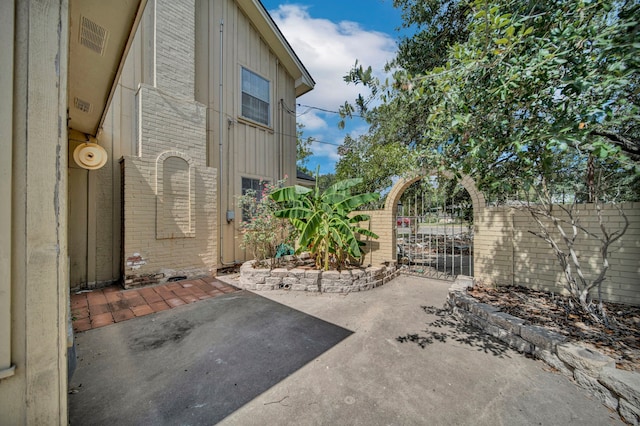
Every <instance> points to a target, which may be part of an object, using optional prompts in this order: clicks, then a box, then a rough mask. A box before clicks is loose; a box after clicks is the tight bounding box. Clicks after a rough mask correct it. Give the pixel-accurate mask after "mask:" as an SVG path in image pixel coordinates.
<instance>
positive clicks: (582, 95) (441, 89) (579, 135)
mask: <svg viewBox="0 0 640 426" xmlns="http://www.w3.org/2000/svg"><path fill="white" fill-rule="evenodd" d="M394 4H395V5H396V6H397V7H400V8H401V9H402V11H403V17H404V19H405V26H416V27H417V28H418V30H417V32H416V34H415V36H413V37H409V38H406V39H403V40H401V42H400V46H399V52H398V56H397V58H396V59H395V61H393V62H392V63H391V64H389V69H390V70H394V77H393V79H391V81H387V82H380V81H378V80H376V79H375V78H374V77H373V76H372V72H371V69H370V68H364V67H362V66H359V65H358V64H357V63H356V66H354V68H353V69H352V70H351V71H350V73H349V74H348V75H347V76H346V77H345V80H346V81H348V82H351V83H354V84H364V85H366V86H369V87H370V88H372V91H371V93H372V95H371V97H369V98H363V97H359V98H358V99H357V100H356V101H355V102H354V103H346V104H345V105H344V106H343V107H342V109H341V112H342V114H343V116H344V117H349V116H350V115H351V114H353V113H354V112H358V113H359V114H360V115H363V116H364V117H365V118H366V119H367V120H368V122H369V124H370V133H369V134H368V135H366V136H364V137H362V138H361V140H359V141H358V144H359V148H358V151H359V152H360V153H361V154H366V153H367V152H373V151H375V150H379V149H383V150H384V152H396V153H401V152H403V151H402V150H408V151H410V152H411V153H412V155H406V156H404V157H402V158H403V159H404V160H406V161H405V168H409V167H410V168H415V167H423V168H424V167H426V168H431V169H433V168H437V167H446V168H449V169H453V170H460V171H463V172H465V173H467V174H471V175H473V176H474V177H476V179H477V180H478V183H479V184H480V187H481V188H482V189H483V190H485V191H489V192H496V193H499V192H501V191H505V192H506V191H512V190H513V189H514V186H516V185H525V186H526V185H527V184H532V183H535V182H540V181H541V180H544V181H545V182H547V183H554V184H568V183H576V184H582V185H583V186H584V185H588V184H589V182H588V181H589V179H591V180H593V179H597V178H598V176H599V177H600V180H601V183H602V182H605V181H606V182H610V183H615V184H616V185H617V186H618V189H619V188H620V187H624V188H626V189H625V190H626V191H627V193H626V195H625V197H626V198H634V199H637V197H638V196H639V194H640V184H639V176H640V126H639V124H638V118H639V116H640V114H639V112H640V109H639V102H638V101H639V99H638V98H639V95H640V81H639V77H638V65H639V62H640V38H639V37H638V30H639V28H640V23H639V21H638V19H639V17H640V8H639V2H638V0H629V1H611V0H587V1H585V0H562V1H559V0H543V1H520V2H510V1H506V0H473V1H459V0H428V1H420V0H395V1H394ZM371 105H375V106H374V107H371ZM354 145H356V144H354V142H353V140H350V139H347V140H346V141H345V148H346V149H347V152H346V155H345V156H344V157H343V160H342V161H341V162H340V163H339V164H338V167H337V169H338V170H339V171H338V175H339V176H340V177H347V176H348V175H349V174H348V173H347V172H345V171H344V170H342V169H348V168H349V166H348V164H353V157H354V156H355V149H354ZM374 145H379V146H383V147H384V148H375V147H374ZM401 155H402V154H401ZM363 158H366V156H365V157H363ZM394 160H396V158H395V157H393V156H390V155H387V157H386V159H385V160H384V162H385V164H383V165H381V164H377V163H375V162H373V161H374V160H373V159H371V158H370V159H367V161H368V162H369V165H373V167H368V172H367V173H365V174H363V173H362V171H360V169H357V168H355V167H354V170H353V171H354V173H356V174H355V175H357V176H362V177H364V178H365V181H369V182H375V181H383V180H384V179H383V176H380V175H381V174H382V173H381V171H380V170H379V169H380V168H381V167H384V168H385V170H388V172H389V176H392V175H393V174H395V173H397V171H398V167H396V165H395V164H394ZM343 161H344V162H343ZM375 161H380V160H375ZM356 165H357V166H358V167H364V165H362V164H356ZM340 170H342V172H341V171H340ZM594 170H595V172H594ZM369 174H371V176H369ZM587 175H590V177H587ZM613 177H615V179H613ZM374 186H375V184H374ZM629 191H630V192H629Z"/></svg>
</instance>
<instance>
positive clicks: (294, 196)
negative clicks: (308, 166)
mask: <svg viewBox="0 0 640 426" xmlns="http://www.w3.org/2000/svg"><path fill="white" fill-rule="evenodd" d="M361 182H362V179H347V180H342V181H339V182H337V183H335V184H333V185H331V186H330V187H329V188H327V189H326V190H325V191H323V192H321V191H320V188H319V187H318V185H317V184H316V187H315V188H314V189H309V188H305V187H302V186H298V185H296V186H289V187H286V188H281V189H279V190H277V191H274V192H273V193H272V194H271V196H270V198H271V199H272V200H273V201H275V202H277V203H279V204H280V205H281V206H282V208H281V209H280V210H278V211H276V212H275V213H274V216H275V217H277V218H283V219H288V220H289V221H290V223H291V225H293V227H294V228H295V229H296V231H297V233H298V252H301V251H309V253H310V254H311V256H312V257H314V259H315V261H316V267H318V268H322V269H323V270H325V271H326V270H328V269H329V268H330V265H331V264H332V263H333V264H334V265H335V267H336V268H337V269H342V268H343V267H345V266H346V264H347V261H348V260H349V258H353V259H356V260H359V259H360V258H361V257H362V254H363V253H362V250H361V246H362V245H364V243H363V242H362V241H360V240H359V239H358V235H364V236H366V237H370V238H378V236H377V235H376V234H374V233H373V232H371V231H369V230H368V229H364V228H362V227H360V225H359V223H360V222H364V221H367V220H369V216H368V215H365V214H353V215H351V213H352V212H353V211H354V210H356V209H357V208H358V207H359V206H362V205H364V204H366V203H369V202H372V201H375V200H377V199H378V198H379V195H378V194H371V193H365V194H357V195H352V194H351V189H352V188H353V187H354V186H356V185H358V184H360V183H361Z"/></svg>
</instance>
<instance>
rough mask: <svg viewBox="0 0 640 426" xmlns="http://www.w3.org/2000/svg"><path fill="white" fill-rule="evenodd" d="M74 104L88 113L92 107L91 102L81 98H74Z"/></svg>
mask: <svg viewBox="0 0 640 426" xmlns="http://www.w3.org/2000/svg"><path fill="white" fill-rule="evenodd" d="M73 106H74V107H76V109H79V110H80V111H82V112H87V113H89V112H91V109H92V105H91V102H87V101H84V100H82V99H79V98H73Z"/></svg>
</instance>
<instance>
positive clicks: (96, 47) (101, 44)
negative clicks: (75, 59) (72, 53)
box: [80, 16, 109, 55]
mask: <svg viewBox="0 0 640 426" xmlns="http://www.w3.org/2000/svg"><path fill="white" fill-rule="evenodd" d="M108 38H109V31H107V29H106V28H103V27H101V26H100V25H98V24H96V23H95V22H93V21H92V20H91V19H89V18H85V17H84V16H81V17H80V44H82V45H83V46H85V47H88V48H89V49H91V50H93V51H94V52H96V53H97V54H99V55H103V54H104V48H105V46H106V45H107V39H108Z"/></svg>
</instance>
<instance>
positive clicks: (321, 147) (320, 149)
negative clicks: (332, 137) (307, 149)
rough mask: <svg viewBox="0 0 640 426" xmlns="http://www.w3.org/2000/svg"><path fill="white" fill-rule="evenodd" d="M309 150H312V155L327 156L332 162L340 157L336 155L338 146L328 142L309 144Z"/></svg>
mask: <svg viewBox="0 0 640 426" xmlns="http://www.w3.org/2000/svg"><path fill="white" fill-rule="evenodd" d="M311 152H313V155H314V156H317V157H323V158H328V159H329V160H331V161H333V162H335V161H338V160H339V159H340V156H339V155H338V147H337V146H335V145H330V144H328V143H318V142H316V143H314V144H313V145H311Z"/></svg>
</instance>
